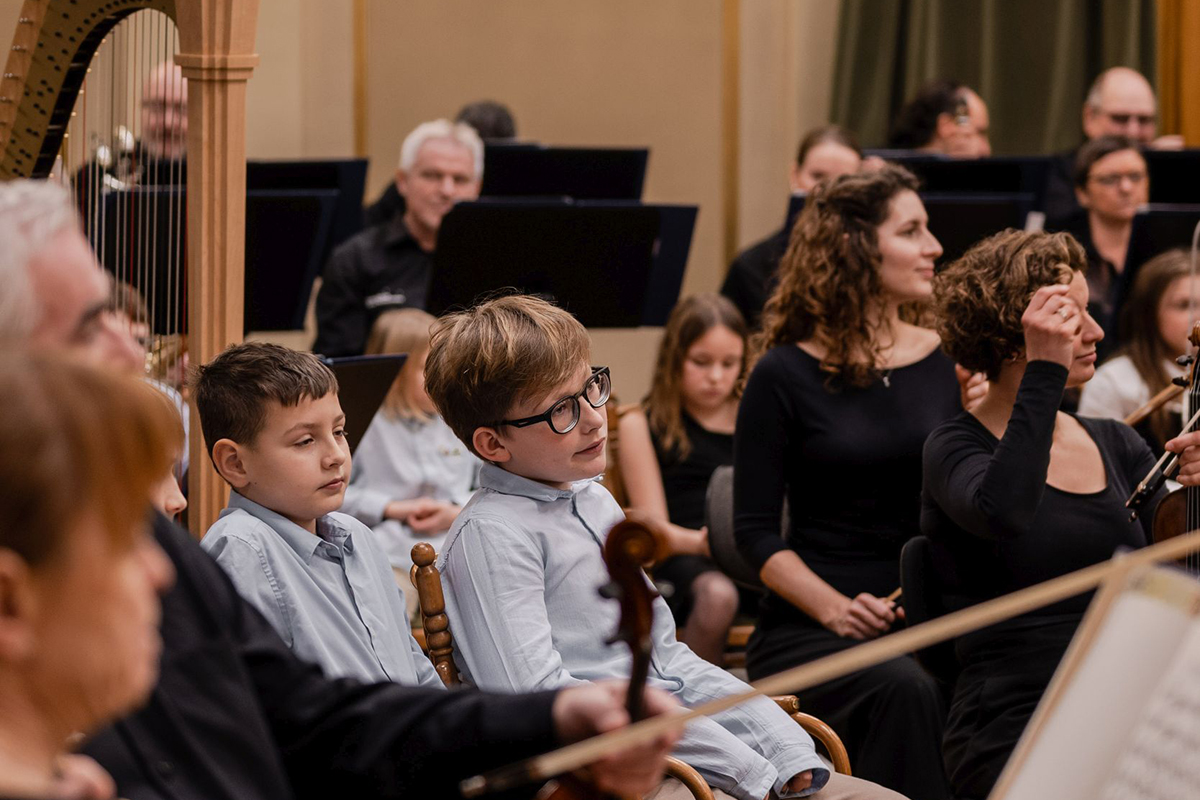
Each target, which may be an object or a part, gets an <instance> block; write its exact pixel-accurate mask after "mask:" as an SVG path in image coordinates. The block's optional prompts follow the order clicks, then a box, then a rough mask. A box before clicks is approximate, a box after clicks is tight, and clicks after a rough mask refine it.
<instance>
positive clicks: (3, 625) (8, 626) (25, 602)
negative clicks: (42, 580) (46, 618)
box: [0, 549, 37, 663]
mask: <svg viewBox="0 0 1200 800" xmlns="http://www.w3.org/2000/svg"><path fill="white" fill-rule="evenodd" d="M29 579H30V575H29V566H28V565H27V564H26V563H25V560H24V559H23V558H21V557H20V556H18V555H17V554H16V553H14V552H13V551H11V550H5V549H0V660H3V661H5V662H6V663H13V662H16V661H18V660H20V659H22V658H23V657H25V656H27V655H28V654H29V653H30V651H31V650H32V649H33V625H32V620H33V618H34V616H35V615H36V613H37V602H36V598H35V596H34V593H33V589H32V587H31V586H30V580H29Z"/></svg>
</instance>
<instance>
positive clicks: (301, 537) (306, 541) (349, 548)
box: [228, 491, 354, 563]
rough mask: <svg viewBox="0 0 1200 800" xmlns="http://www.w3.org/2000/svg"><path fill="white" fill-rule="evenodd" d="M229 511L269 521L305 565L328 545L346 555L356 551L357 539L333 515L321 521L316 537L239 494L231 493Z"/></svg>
mask: <svg viewBox="0 0 1200 800" xmlns="http://www.w3.org/2000/svg"><path fill="white" fill-rule="evenodd" d="M228 508H238V509H241V510H242V511H245V512H246V513H247V514H249V515H250V516H252V517H254V518H255V519H258V520H261V521H262V522H265V523H266V524H267V525H269V526H270V527H271V529H272V530H273V531H275V532H276V533H277V534H279V538H280V539H283V541H284V542H285V543H286V544H287V546H288V547H290V548H292V549H293V550H295V551H296V555H298V556H300V557H301V558H302V559H304V561H305V563H308V562H309V561H311V560H312V557H313V556H314V555H315V554H316V552H317V548H319V547H320V546H321V544H322V543H325V542H328V543H330V544H333V545H335V546H338V547H342V548H343V549H345V550H346V552H349V553H353V552H354V540H353V537H352V535H351V533H350V530H349V529H348V528H346V527H345V526H344V525H342V524H341V523H340V522H338V521H337V520H336V519H334V518H333V517H331V516H329V515H326V516H323V517H321V518H319V519H318V520H317V535H316V536H313V535H312V534H311V533H309V532H308V531H306V530H304V528H301V527H300V526H299V525H297V524H296V523H294V522H292V521H291V520H290V519H288V518H287V517H285V516H283V515H282V514H280V513H278V512H275V511H272V510H271V509H269V508H267V507H266V506H264V505H261V504H259V503H256V502H254V501H253V500H251V499H249V498H248V497H246V496H244V495H242V494H239V493H238V492H236V491H230V492H229V505H228Z"/></svg>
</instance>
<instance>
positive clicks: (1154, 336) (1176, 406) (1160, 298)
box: [1079, 250, 1200, 453]
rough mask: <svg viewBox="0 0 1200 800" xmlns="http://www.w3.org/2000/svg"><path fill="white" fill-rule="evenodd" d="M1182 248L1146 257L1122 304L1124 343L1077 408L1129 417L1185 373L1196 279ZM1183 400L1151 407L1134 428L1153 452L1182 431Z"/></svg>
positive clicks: (1084, 412) (1083, 411)
mask: <svg viewBox="0 0 1200 800" xmlns="http://www.w3.org/2000/svg"><path fill="white" fill-rule="evenodd" d="M1190 267H1191V264H1190V259H1189V258H1188V254H1187V252H1186V251H1184V250H1168V251H1167V252H1165V253H1162V254H1161V255H1158V256H1155V257H1154V258H1152V259H1150V260H1149V261H1147V262H1146V263H1145V264H1143V265H1142V267H1141V269H1139V270H1138V273H1137V277H1136V278H1134V280H1133V289H1132V290H1131V291H1130V293H1129V298H1128V299H1127V300H1126V301H1125V304H1124V305H1123V306H1122V307H1121V320H1120V331H1121V343H1122V344H1121V348H1120V350H1118V351H1117V352H1116V353H1115V354H1114V356H1113V357H1112V358H1110V359H1109V360H1107V361H1106V362H1104V364H1102V365H1101V366H1100V368H1099V369H1097V370H1096V377H1094V378H1092V379H1091V380H1090V381H1088V382H1087V384H1085V385H1084V387H1083V394H1082V395H1081V396H1080V398H1079V413H1080V415H1082V416H1085V417H1109V418H1112V419H1125V417H1127V416H1129V415H1130V414H1131V413H1133V412H1134V411H1136V410H1137V409H1138V408H1140V407H1141V406H1143V405H1144V404H1145V403H1147V402H1148V401H1149V400H1150V398H1152V397H1154V396H1155V395H1156V394H1158V393H1159V392H1160V391H1162V390H1163V389H1165V388H1167V387H1168V386H1170V385H1171V380H1172V379H1173V378H1177V377H1180V376H1182V375H1183V374H1184V368H1183V367H1181V366H1179V364H1177V363H1176V362H1175V359H1176V358H1178V357H1179V356H1182V355H1184V354H1186V353H1190V352H1192V350H1193V349H1194V348H1192V345H1191V343H1190V342H1189V341H1188V335H1189V334H1190V333H1191V332H1192V324H1193V323H1194V322H1195V320H1194V319H1193V317H1192V312H1191V308H1190V307H1191V298H1192V295H1193V294H1194V292H1195V289H1197V288H1200V286H1195V287H1194V285H1193V284H1195V283H1196V282H1195V281H1194V280H1193V279H1192V277H1191V269H1190ZM1182 407H1183V406H1182V402H1181V401H1179V400H1176V401H1174V402H1171V403H1167V404H1166V405H1163V406H1161V407H1160V408H1158V409H1157V410H1155V411H1153V412H1151V414H1150V416H1149V417H1147V418H1146V419H1145V421H1144V422H1142V423H1141V424H1140V425H1138V426H1137V427H1136V430H1137V432H1138V433H1140V434H1141V435H1142V438H1143V439H1145V440H1146V443H1147V444H1148V445H1150V449H1151V450H1153V451H1154V452H1155V453H1162V451H1163V444H1164V443H1165V442H1166V441H1167V440H1168V439H1170V438H1171V437H1172V436H1175V435H1176V434H1178V433H1179V429H1180V428H1181V427H1182V425H1183V420H1182V419H1181V413H1182Z"/></svg>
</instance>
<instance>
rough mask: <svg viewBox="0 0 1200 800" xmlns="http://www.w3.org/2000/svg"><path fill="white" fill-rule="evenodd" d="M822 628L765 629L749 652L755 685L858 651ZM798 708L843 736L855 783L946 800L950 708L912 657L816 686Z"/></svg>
mask: <svg viewBox="0 0 1200 800" xmlns="http://www.w3.org/2000/svg"><path fill="white" fill-rule="evenodd" d="M855 644H857V642H856V641H855V640H852V639H843V638H841V637H840V636H837V635H836V634H834V633H833V632H832V631H829V630H826V629H825V628H822V627H819V626H817V625H816V623H807V622H797V623H776V624H768V625H767V626H766V627H764V626H762V625H760V626H759V627H758V628H757V629H756V630H755V632H754V635H753V636H752V637H751V639H750V643H749V645H748V647H747V649H746V669H747V672H748V673H749V676H750V679H751V680H758V679H759V678H763V677H766V676H768V675H773V674H775V673H777V672H781V671H783V670H785V669H788V668H790V667H794V666H796V665H798V664H803V663H806V662H809V661H813V660H815V659H818V658H821V657H822V656H826V655H830V654H832V653H837V652H840V651H841V650H845V649H846V648H849V647H853V646H854V645H855ZM798 696H799V699H800V708H801V710H802V711H805V712H807V713H809V714H813V715H815V716H817V717H820V718H821V719H823V720H824V721H825V722H827V723H829V725H830V726H831V727H832V728H833V729H834V730H835V731H837V734H838V736H840V737H841V738H842V742H843V743H844V744H845V745H846V750H847V751H848V752H849V754H850V765H851V767H852V768H853V770H854V775H855V777H858V778H864V779H866V780H869V781H874V782H875V783H878V784H881V785H883V786H886V787H888V788H889V789H894V790H896V791H898V792H901V793H902V794H905V795H907V796H908V797H909V798H911V800H948V798H949V797H950V787H949V785H948V783H947V780H946V774H945V770H944V768H943V762H942V734H943V730H944V727H945V721H946V710H945V700H944V699H943V694H942V691H941V690H940V688H939V686H938V684H937V682H936V681H935V680H934V679H933V678H932V677H931V676H930V675H929V673H927V672H926V671H925V670H924V669H922V668H921V667H920V666H919V665H918V664H917V662H916V661H914V660H913V659H912V658H911V657H908V656H903V657H901V658H896V659H892V660H891V661H886V662H884V663H882V664H879V665H877V666H874V667H870V668H868V669H865V670H861V671H859V672H855V673H853V674H850V675H846V676H845V677H842V678H838V679H836V680H832V681H829V682H828V683H823V684H821V685H819V686H814V687H812V688H811V689H806V690H804V691H802V692H799V693H798Z"/></svg>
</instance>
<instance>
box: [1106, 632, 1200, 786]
mask: <svg viewBox="0 0 1200 800" xmlns="http://www.w3.org/2000/svg"><path fill="white" fill-rule="evenodd" d="M1187 798H1200V623H1197V624H1193V625H1192V627H1191V630H1190V631H1189V632H1188V634H1187V636H1186V637H1185V638H1184V640H1183V643H1182V645H1181V646H1180V648H1179V650H1178V651H1177V653H1176V656H1175V661H1174V663H1173V664H1172V665H1171V667H1170V669H1169V670H1168V671H1167V674H1166V675H1165V676H1164V677H1163V679H1162V681H1161V682H1160V683H1159V685H1158V686H1157V687H1156V689H1155V692H1154V694H1153V695H1152V696H1151V698H1150V702H1149V703H1148V704H1147V707H1146V709H1145V711H1144V712H1143V715H1142V718H1141V719H1140V720H1139V721H1138V722H1137V724H1136V725H1135V726H1134V728H1133V730H1132V732H1131V735H1130V737H1129V741H1128V744H1127V746H1126V748H1125V750H1124V752H1122V754H1121V755H1120V757H1119V758H1118V759H1117V763H1116V766H1115V768H1114V769H1113V772H1112V776H1111V777H1110V778H1109V780H1108V781H1107V782H1106V783H1105V784H1104V787H1103V789H1102V790H1101V792H1100V795H1099V800H1186V799H1187Z"/></svg>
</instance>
